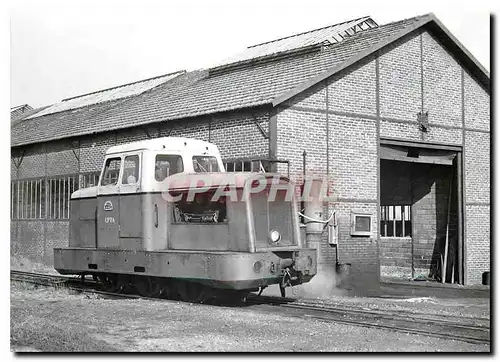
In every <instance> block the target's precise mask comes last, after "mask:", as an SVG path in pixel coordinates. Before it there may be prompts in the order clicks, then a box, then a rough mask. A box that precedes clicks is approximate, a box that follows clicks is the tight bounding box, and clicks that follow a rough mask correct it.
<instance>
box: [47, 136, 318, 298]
mask: <svg viewBox="0 0 500 362" xmlns="http://www.w3.org/2000/svg"><path fill="white" fill-rule="evenodd" d="M70 207H71V218H70V239H69V247H68V248H55V249H54V266H55V269H56V270H58V271H59V272H60V273H62V274H81V275H85V274H92V275H94V276H95V277H96V278H98V279H102V281H103V282H105V283H107V284H110V285H114V287H116V288H118V287H120V284H122V285H123V284H124V283H125V284H136V285H148V286H150V287H151V286H152V285H159V286H160V287H159V288H160V289H161V290H164V291H165V290H170V291H172V290H174V291H176V292H179V293H180V294H181V297H183V298H184V297H186V293H188V292H186V290H187V289H189V288H192V287H193V285H194V286H196V288H197V290H198V291H199V292H200V291H201V290H203V289H204V288H210V289H211V290H221V289H225V290H239V291H251V290H256V289H257V288H259V287H260V288H264V287H266V286H268V285H271V284H280V286H281V288H282V293H284V292H283V290H284V288H285V286H290V285H296V284H301V283H304V282H307V281H309V280H310V279H311V278H312V277H313V276H314V275H315V274H316V250H314V249H308V248H304V246H303V240H301V235H300V230H299V221H298V210H297V202H296V200H295V187H294V184H293V183H292V182H290V180H288V179H287V178H285V177H282V176H280V175H276V174H264V173H226V172H224V167H223V163H222V160H221V157H220V153H219V151H218V149H217V147H216V146H215V145H213V144H211V143H208V142H204V141H199V140H193V139H187V138H170V137H168V138H159V139H154V140H148V141H141V142H134V143H130V144H127V145H122V146H115V147H111V148H110V149H109V150H108V151H107V152H106V155H105V159H104V163H103V168H102V171H101V175H100V178H99V184H98V185H97V186H95V187H91V188H87V189H81V190H78V191H76V192H74V193H73V194H72V196H71V206H70ZM186 288H187V289H186ZM196 288H195V289H196ZM155 290H156V289H155ZM151 293H152V292H151V290H150V293H146V294H151ZM200 293H201V292H200ZM200 293H198V294H200ZM153 294H154V293H153ZM188 294H189V293H188ZM195 294H196V293H195ZM201 294H203V293H201ZM205 294H206V293H205Z"/></svg>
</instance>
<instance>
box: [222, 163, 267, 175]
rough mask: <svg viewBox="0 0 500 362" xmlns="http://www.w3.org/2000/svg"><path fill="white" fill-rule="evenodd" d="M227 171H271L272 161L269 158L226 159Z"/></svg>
mask: <svg viewBox="0 0 500 362" xmlns="http://www.w3.org/2000/svg"><path fill="white" fill-rule="evenodd" d="M224 167H225V169H226V172H247V171H248V172H269V171H270V162H269V161H267V160H231V161H224Z"/></svg>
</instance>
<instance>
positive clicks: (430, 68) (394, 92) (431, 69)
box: [380, 31, 490, 284]
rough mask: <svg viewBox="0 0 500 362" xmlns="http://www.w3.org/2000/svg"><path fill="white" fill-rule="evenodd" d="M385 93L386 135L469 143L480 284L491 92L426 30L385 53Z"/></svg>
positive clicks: (468, 181) (468, 250)
mask: <svg viewBox="0 0 500 362" xmlns="http://www.w3.org/2000/svg"><path fill="white" fill-rule="evenodd" d="M462 79H463V83H462ZM380 92H381V93H380V102H381V103H380V109H381V116H382V120H381V124H380V135H381V137H393V138H399V139H402V140H409V141H426V142H432V143H442V144H448V145H457V146H462V147H463V150H464V151H463V156H464V163H463V166H464V194H465V202H466V205H465V207H464V213H465V225H464V229H465V238H464V243H465V263H466V269H467V270H466V280H465V283H466V284H475V283H480V282H481V273H482V272H484V271H486V270H489V258H490V252H489V250H490V238H489V225H490V219H489V209H490V206H489V203H490V201H489V192H490V177H489V173H490V146H489V144H490V135H489V123H490V111H489V107H490V97H489V94H488V93H487V92H486V91H485V90H484V89H483V88H482V87H481V86H480V85H479V84H478V83H477V81H476V80H475V79H473V78H472V77H471V76H470V75H469V74H468V73H467V71H465V70H464V69H463V68H462V67H461V65H460V64H459V63H458V62H457V61H456V60H455V59H454V57H453V56H452V55H451V54H450V53H449V52H448V51H447V50H445V49H444V48H443V47H442V45H441V44H440V43H439V41H438V40H437V39H435V38H434V37H433V36H432V35H431V34H429V33H428V32H425V31H424V32H423V33H422V34H415V33H414V34H410V35H409V36H407V37H406V38H404V39H402V40H401V41H399V42H396V43H394V44H392V45H391V46H390V47H389V48H388V49H387V50H386V51H384V52H383V54H381V56H380ZM422 107H423V108H422ZM421 110H423V111H424V112H429V113H428V114H429V124H430V131H429V132H428V133H424V134H422V132H420V131H419V130H418V124H417V117H416V114H417V112H419V111H421ZM463 123H465V130H464V129H463ZM464 135H465V138H464ZM431 191H432V189H431ZM432 192H433V191H432ZM453 197H454V198H455V196H453ZM427 206H428V207H432V206H430V205H427ZM438 206H439V207H446V206H447V205H445V206H443V205H438ZM472 210H473V211H472ZM441 211H442V210H441ZM471 213H473V214H471ZM454 217H455V216H454ZM438 231H439V230H438ZM452 232H455V230H453V231H452ZM438 234H439V235H437V237H438V238H439V237H441V238H442V231H439V233H438ZM425 259H426V257H425V256H424V260H425Z"/></svg>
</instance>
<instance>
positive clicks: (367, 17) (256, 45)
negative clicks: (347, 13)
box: [247, 15, 374, 49]
mask: <svg viewBox="0 0 500 362" xmlns="http://www.w3.org/2000/svg"><path fill="white" fill-rule="evenodd" d="M361 19H371V16H370V15H366V16H362V17H359V18H356V19H350V20H346V21H341V22H340V23H336V24H332V25H328V26H323V27H321V28H317V29H312V30H308V31H303V32H301V33H297V34H292V35H287V36H284V37H282V38H278V39H274V40H269V41H265V42H263V43H259V44H255V45H250V46H249V47H247V49H250V48H255V47H258V46H261V45H264V44H270V43H274V42H277V41H280V40H283V39H288V38H293V37H295V36H299V35H304V34H308V33H312V32H314V31H318V30H323V29H327V28H332V27H334V26H338V25H342V24H345V23H349V22H351V21H357V20H361ZM372 20H373V19H372ZM373 21H374V20H373Z"/></svg>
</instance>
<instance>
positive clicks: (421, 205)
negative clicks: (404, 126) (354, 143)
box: [379, 145, 463, 283]
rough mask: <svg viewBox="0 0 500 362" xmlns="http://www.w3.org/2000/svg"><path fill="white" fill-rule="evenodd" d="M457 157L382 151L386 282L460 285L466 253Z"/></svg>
mask: <svg viewBox="0 0 500 362" xmlns="http://www.w3.org/2000/svg"><path fill="white" fill-rule="evenodd" d="M456 156H457V153H456V152H450V151H443V150H436V151H435V150H430V149H425V150H422V149H419V148H418V147H403V146H397V147H394V146H389V147H388V146H385V145H384V146H382V148H381V160H380V206H381V207H380V214H379V216H380V218H379V220H380V224H379V233H380V265H381V274H382V275H383V276H388V277H401V278H413V279H424V280H436V281H443V280H444V281H445V282H446V283H459V281H460V278H459V274H460V273H462V270H461V263H462V261H461V260H462V258H463V257H462V255H463V253H462V250H459V248H462V244H461V243H460V240H459V233H460V230H461V228H459V221H460V220H459V219H460V218H459V198H458V192H459V187H458V183H459V181H460V180H461V178H460V177H459V175H458V172H457V171H459V170H458V167H457V157H456ZM443 278H444V279H443Z"/></svg>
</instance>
